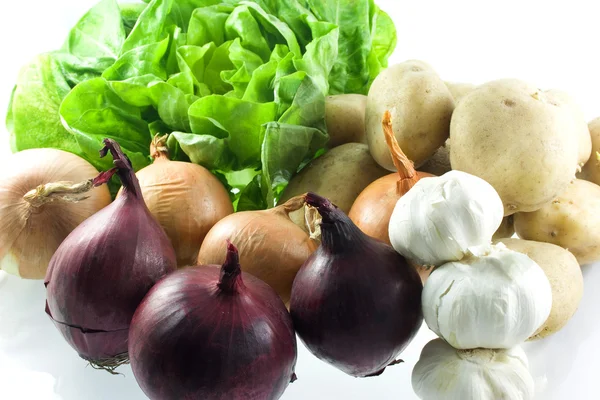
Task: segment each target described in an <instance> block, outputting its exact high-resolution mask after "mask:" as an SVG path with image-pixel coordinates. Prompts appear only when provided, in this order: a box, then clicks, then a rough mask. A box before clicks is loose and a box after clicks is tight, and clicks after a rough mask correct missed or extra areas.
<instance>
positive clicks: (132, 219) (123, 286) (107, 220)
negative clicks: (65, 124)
mask: <svg viewBox="0 0 600 400" xmlns="http://www.w3.org/2000/svg"><path fill="white" fill-rule="evenodd" d="M104 145H105V147H104V149H102V151H101V152H100V154H101V156H102V157H104V156H105V155H106V154H107V152H108V151H110V152H111V154H112V156H113V158H114V165H115V166H116V167H117V169H118V171H117V174H118V175H119V178H120V179H121V183H122V184H123V187H124V190H123V193H122V195H121V197H119V198H118V199H116V200H115V201H114V202H113V203H112V204H110V205H109V206H107V207H105V208H104V209H102V210H101V211H99V212H98V213H96V214H94V215H93V216H92V217H90V218H88V219H87V220H85V221H84V222H83V223H82V224H81V225H79V226H78V227H77V228H75V230H73V232H71V234H70V235H69V236H68V237H67V238H66V239H65V240H64V242H63V243H62V244H61V245H60V247H59V248H58V250H57V251H56V253H55V254H54V256H53V257H52V259H51V260H50V265H49V267H48V273H47V274H46V280H45V284H46V288H47V301H46V312H47V313H48V315H49V316H50V318H51V319H52V321H54V325H55V326H56V327H57V328H58V330H59V331H60V332H61V333H62V335H63V336H64V337H65V339H66V340H67V342H68V343H69V344H70V345H71V346H72V347H73V348H74V349H75V350H77V352H78V353H79V355H80V356H81V357H82V358H84V359H85V360H88V361H89V362H90V364H91V365H92V366H95V367H98V368H103V369H107V370H109V371H112V370H114V368H116V367H117V366H119V365H120V364H123V363H125V362H127V334H128V330H129V323H130V322H131V318H132V316H133V313H134V312H135V309H136V308H137V306H138V305H139V304H140V302H141V301H142V299H143V298H144V296H145V295H146V293H148V291H149V290H150V288H151V287H152V286H153V285H154V284H155V283H156V282H157V281H158V280H159V279H160V278H161V277H163V276H164V275H165V274H166V273H168V272H170V271H173V270H175V268H176V260H175V251H174V250H173V247H172V246H171V243H170V242H169V238H167V236H166V235H165V233H164V231H163V229H162V228H161V227H160V225H159V224H158V222H156V221H155V220H154V218H153V217H152V214H150V211H148V209H147V208H146V205H145V204H144V201H143V199H142V195H141V193H140V187H139V184H138V181H137V178H136V177H135V174H134V172H133V168H132V166H131V162H130V161H129V159H128V158H127V156H126V155H124V154H123V153H122V151H121V148H120V147H119V145H118V144H117V143H116V142H115V141H113V140H111V139H104Z"/></svg>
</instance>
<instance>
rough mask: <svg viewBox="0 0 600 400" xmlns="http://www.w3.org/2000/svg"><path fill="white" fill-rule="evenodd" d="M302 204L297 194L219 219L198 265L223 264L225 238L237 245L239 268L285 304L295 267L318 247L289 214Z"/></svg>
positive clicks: (288, 297)
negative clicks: (277, 203)
mask: <svg viewBox="0 0 600 400" xmlns="http://www.w3.org/2000/svg"><path fill="white" fill-rule="evenodd" d="M304 204H305V201H304V195H301V196H296V197H294V198H292V199H290V200H288V201H287V202H285V203H284V204H281V205H279V206H277V207H274V208H271V209H269V210H261V211H242V212H238V213H235V214H231V215H229V216H227V217H225V218H223V219H222V220H221V221H219V222H218V223H217V224H216V225H215V226H214V227H213V228H212V229H211V230H210V231H209V232H208V235H206V238H205V239H204V242H203V243H202V247H201V248H200V253H199V254H198V265H211V264H212V265H214V264H216V265H221V264H223V262H224V261H225V254H226V241H227V239H229V240H231V242H233V243H235V244H236V246H237V248H238V251H239V256H240V264H241V265H242V270H243V271H244V272H246V273H249V274H252V275H254V276H256V277H257V278H259V279H262V280H263V281H265V282H266V283H267V284H269V285H270V286H271V287H272V288H273V289H275V291H276V292H277V294H278V295H279V297H281V299H282V300H283V302H284V303H286V304H287V303H288V302H289V299H290V292H291V291H292V283H293V282H294V278H295V277H296V274H297V273H298V270H299V269H300V267H301V266H302V264H304V262H305V261H306V259H307V258H308V257H309V256H310V255H311V254H312V253H313V252H314V251H315V250H316V249H317V247H318V244H317V242H315V241H313V240H312V239H311V238H310V237H309V234H308V233H307V232H305V231H304V230H302V228H300V227H299V226H298V225H296V224H295V223H294V222H293V221H292V220H291V219H290V217H289V214H290V213H291V212H292V211H297V210H300V209H301V208H302V207H304Z"/></svg>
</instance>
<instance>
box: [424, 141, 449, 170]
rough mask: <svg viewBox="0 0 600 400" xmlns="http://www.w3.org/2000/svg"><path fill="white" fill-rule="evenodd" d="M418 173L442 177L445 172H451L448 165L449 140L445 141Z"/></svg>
mask: <svg viewBox="0 0 600 400" xmlns="http://www.w3.org/2000/svg"><path fill="white" fill-rule="evenodd" d="M419 171H421V172H427V173H430V174H432V175H436V176H442V175H444V174H445V173H446V172H449V171H452V166H451V165H450V139H448V140H446V143H445V144H444V145H443V146H442V147H440V148H439V149H437V151H436V152H435V153H434V154H433V155H432V156H431V158H429V159H428V160H427V161H426V162H425V164H423V165H421V166H420V167H419Z"/></svg>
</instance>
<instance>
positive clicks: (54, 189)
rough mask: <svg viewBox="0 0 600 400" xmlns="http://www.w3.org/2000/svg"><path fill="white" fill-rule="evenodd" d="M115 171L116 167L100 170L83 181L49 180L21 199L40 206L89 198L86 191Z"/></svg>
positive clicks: (110, 176) (105, 181)
mask: <svg viewBox="0 0 600 400" xmlns="http://www.w3.org/2000/svg"><path fill="white" fill-rule="evenodd" d="M116 171H117V169H116V168H113V169H111V170H108V171H105V172H101V173H100V174H99V175H98V176H97V177H95V178H93V179H87V180H85V181H83V182H78V183H73V182H50V183H46V184H43V185H39V186H38V187H36V188H35V189H32V190H30V191H29V192H27V193H25V195H24V196H23V199H24V200H25V201H27V202H28V203H29V204H30V205H31V206H32V207H41V206H43V205H44V204H47V203H51V202H54V201H64V202H68V203H77V202H79V201H82V200H85V199H87V198H89V197H90V196H89V195H88V192H89V191H90V190H92V189H93V188H95V187H97V186H100V185H103V184H105V183H107V182H108V181H109V180H110V178H112V176H113V175H114V174H115V172H116Z"/></svg>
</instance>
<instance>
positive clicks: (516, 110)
mask: <svg viewBox="0 0 600 400" xmlns="http://www.w3.org/2000/svg"><path fill="white" fill-rule="evenodd" d="M580 128H581V125H580V124H579V123H578V121H577V115H575V113H574V111H573V106H572V104H570V103H567V102H565V101H564V100H562V99H561V96H558V95H556V94H553V93H552V92H544V91H540V90H539V89H537V88H536V87H535V86H532V85H530V84H527V83H525V82H522V81H518V80H508V79H505V80H499V81H493V82H490V83H487V84H485V85H482V86H480V87H479V88H478V89H476V90H475V91H473V92H472V93H470V94H469V95H467V96H466V97H465V98H463V99H462V100H461V101H460V102H459V104H458V106H457V107H456V110H455V111H454V114H453V115H452V124H451V129H450V135H451V137H452V147H451V148H450V161H451V163H452V168H453V169H456V170H460V171H464V172H468V173H470V174H473V175H476V176H479V177H480V178H482V179H484V180H486V181H487V182H489V183H490V184H491V185H492V186H493V187H494V189H496V191H497V192H498V194H499V195H500V197H501V198H502V201H503V203H504V213H505V215H510V214H514V213H516V212H522V211H535V210H537V209H539V208H541V207H542V206H543V205H544V204H546V203H548V202H550V201H552V199H554V198H555V197H556V196H557V195H559V194H560V193H562V192H563V191H564V190H565V189H566V188H567V186H568V184H569V182H570V181H571V180H572V179H574V177H575V171H576V169H577V168H578V166H577V164H578V158H579V156H580V148H579V147H580V144H579V141H578V140H575V139H574V138H580V137H581V131H580Z"/></svg>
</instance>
